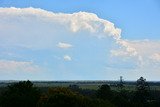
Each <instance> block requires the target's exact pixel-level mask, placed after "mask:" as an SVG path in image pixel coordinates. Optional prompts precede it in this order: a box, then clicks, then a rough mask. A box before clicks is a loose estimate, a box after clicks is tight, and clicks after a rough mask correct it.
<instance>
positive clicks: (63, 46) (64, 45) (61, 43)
mask: <svg viewBox="0 0 160 107" xmlns="http://www.w3.org/2000/svg"><path fill="white" fill-rule="evenodd" d="M57 47H59V48H62V49H68V48H71V47H72V45H71V44H69V43H64V42H59V43H58V44H57Z"/></svg>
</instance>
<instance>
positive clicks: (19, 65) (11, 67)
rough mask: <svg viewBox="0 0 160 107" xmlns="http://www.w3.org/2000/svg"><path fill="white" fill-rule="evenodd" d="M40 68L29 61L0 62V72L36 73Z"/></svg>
mask: <svg viewBox="0 0 160 107" xmlns="http://www.w3.org/2000/svg"><path fill="white" fill-rule="evenodd" d="M37 71H40V67H39V66H38V65H35V64H34V63H33V62H29V61H15V60H0V72H11V73H12V72H37Z"/></svg>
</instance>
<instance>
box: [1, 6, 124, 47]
mask: <svg viewBox="0 0 160 107" xmlns="http://www.w3.org/2000/svg"><path fill="white" fill-rule="evenodd" d="M0 17H1V20H0V32H1V40H0V42H1V43H3V44H5V45H21V46H26V47H29V48H48V47H51V46H53V44H54V43H55V42H56V41H58V40H57V38H60V37H61V36H64V35H66V33H69V34H68V35H74V34H75V33H77V32H83V31H87V32H90V33H95V34H96V36H97V37H113V38H114V39H117V40H118V39H120V38H121V37H120V35H121V29H119V28H116V27H115V26H114V24H113V23H111V22H109V21H107V20H104V19H101V18H99V17H98V16H97V15H96V14H94V13H87V12H77V13H72V14H65V13H53V12H49V11H46V10H43V9H37V8H32V7H30V8H14V7H11V8H0ZM8 30H9V32H8ZM24 32H25V33H24ZM68 35H67V36H68ZM102 35H103V36H102Z"/></svg>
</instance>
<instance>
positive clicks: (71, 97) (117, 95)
mask: <svg viewBox="0 0 160 107" xmlns="http://www.w3.org/2000/svg"><path fill="white" fill-rule="evenodd" d="M118 86H119V90H111V88H110V86H109V85H107V84H103V85H101V86H99V88H98V90H91V89H81V88H79V86H78V85H69V86H68V87H52V88H48V89H47V91H46V90H44V89H43V88H38V87H35V86H33V83H32V82H30V81H21V82H18V83H14V84H11V85H8V86H7V87H6V88H5V89H3V90H1V93H0V107H160V92H159V91H154V92H152V90H150V86H149V84H148V83H147V82H146V80H145V79H144V78H143V77H141V78H139V79H138V80H137V82H136V90H135V91H129V90H125V88H124V86H123V84H122V83H120V84H119V85H118Z"/></svg>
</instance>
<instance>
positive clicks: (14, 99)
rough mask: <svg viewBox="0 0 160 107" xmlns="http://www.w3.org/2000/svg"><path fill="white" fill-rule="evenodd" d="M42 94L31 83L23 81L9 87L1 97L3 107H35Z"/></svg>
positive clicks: (0, 104) (0, 103)
mask: <svg viewBox="0 0 160 107" xmlns="http://www.w3.org/2000/svg"><path fill="white" fill-rule="evenodd" d="M39 97H40V92H39V90H37V88H35V87H33V84H32V82H30V81H21V82H18V83H15V84H12V85H9V86H8V87H7V90H6V91H5V92H3V93H2V95H1V100H0V101H1V102H0V106H1V107H13V106H14V107H35V106H36V104H37V102H38V100H39Z"/></svg>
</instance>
